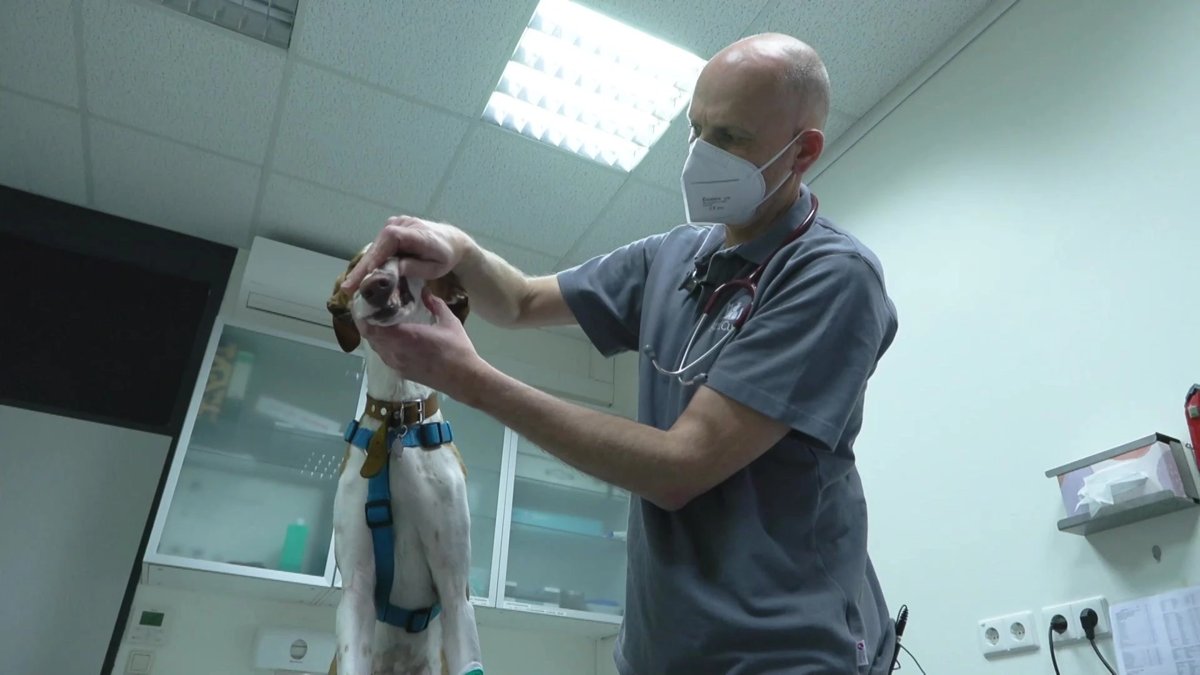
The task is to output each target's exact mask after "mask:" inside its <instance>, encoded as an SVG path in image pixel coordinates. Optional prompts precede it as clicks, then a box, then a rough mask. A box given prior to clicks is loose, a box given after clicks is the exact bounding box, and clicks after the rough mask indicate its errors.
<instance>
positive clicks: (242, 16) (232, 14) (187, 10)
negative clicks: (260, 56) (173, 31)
mask: <svg viewBox="0 0 1200 675" xmlns="http://www.w3.org/2000/svg"><path fill="white" fill-rule="evenodd" d="M158 2H159V3H161V4H162V5H163V6H164V7H170V8H171V9H175V10H178V11H180V12H183V13H184V14H187V15H189V16H194V17H196V18H197V19H203V20H204V21H207V22H209V23H215V24H216V25H218V26H221V27H222V28H228V29H229V30H232V31H234V32H237V33H241V34H242V35H248V36H250V37H252V38H254V39H255V40H262V41H263V42H266V43H267V44H272V45H275V46H276V47H283V48H284V49H287V48H288V47H289V46H290V45H291V43H292V26H293V25H294V24H295V23H296V5H297V4H299V2H300V0H158Z"/></svg>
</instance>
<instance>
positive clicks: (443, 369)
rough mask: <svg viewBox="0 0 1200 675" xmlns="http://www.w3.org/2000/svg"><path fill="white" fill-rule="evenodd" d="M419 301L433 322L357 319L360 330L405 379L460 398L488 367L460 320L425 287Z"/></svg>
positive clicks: (387, 362)
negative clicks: (375, 322) (376, 322)
mask: <svg viewBox="0 0 1200 675" xmlns="http://www.w3.org/2000/svg"><path fill="white" fill-rule="evenodd" d="M421 300H422V302H424V303H425V306H426V307H428V308H429V311H430V312H432V313H433V317H434V320H435V323H433V324H432V325H420V324H405V323H401V324H396V325H394V326H375V325H372V324H369V323H366V322H364V321H359V322H357V323H358V330H359V333H360V334H361V335H362V336H363V338H364V339H366V340H367V342H368V343H370V345H371V349H373V350H374V351H375V353H376V354H378V355H379V358H380V359H382V360H383V362H384V363H386V364H387V365H388V366H390V367H391V368H393V369H394V370H396V372H398V373H400V374H401V375H402V376H403V377H404V378H405V379H408V380H412V381H414V382H418V383H420V384H423V385H425V386H427V387H430V388H431V389H435V390H437V391H440V392H442V393H444V394H446V395H447V396H449V397H451V398H454V399H458V400H463V398H464V397H465V395H466V394H467V393H469V392H471V391H472V390H473V389H474V387H475V383H476V382H477V381H478V380H479V379H480V378H481V377H482V376H483V375H484V374H485V373H486V372H487V371H489V370H490V369H491V366H489V365H488V364H487V363H486V362H485V361H484V360H483V359H482V358H480V356H479V354H478V353H476V351H475V346H474V345H473V344H471V338H469V337H468V336H467V331H466V330H465V329H464V328H463V325H462V322H460V321H459V320H458V317H456V316H454V315H453V314H452V313H451V312H450V308H449V307H447V306H446V303H445V302H444V301H443V300H442V299H441V298H439V297H437V296H435V295H433V294H432V293H430V292H429V287H428V286H427V287H425V289H424V291H423V292H422V294H421Z"/></svg>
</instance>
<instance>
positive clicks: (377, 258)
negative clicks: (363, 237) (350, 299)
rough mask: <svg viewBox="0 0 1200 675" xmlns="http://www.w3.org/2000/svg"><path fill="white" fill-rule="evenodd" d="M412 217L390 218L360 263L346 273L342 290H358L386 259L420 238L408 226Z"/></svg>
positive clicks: (405, 249) (351, 291)
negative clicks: (364, 280)
mask: <svg viewBox="0 0 1200 675" xmlns="http://www.w3.org/2000/svg"><path fill="white" fill-rule="evenodd" d="M411 220H412V219H411V218H389V219H388V224H387V225H386V226H385V227H384V228H383V229H382V230H380V231H379V234H378V235H377V236H376V237H375V241H374V242H372V244H371V247H370V248H368V249H367V252H366V253H364V254H363V257H362V259H361V260H359V261H358V264H357V265H355V266H354V269H352V270H350V273H349V274H347V275H346V280H345V281H343V282H342V290H344V291H346V292H348V293H353V292H354V291H356V290H358V285H359V284H361V283H362V280H363V277H365V276H367V275H368V274H370V273H371V272H372V271H374V270H375V269H378V268H379V266H380V265H382V264H383V263H384V261H385V260H387V259H388V258H391V257H392V256H394V255H396V252H397V251H400V250H404V251H406V252H407V251H408V250H409V247H411V246H412V245H413V243H415V242H417V241H419V240H420V236H419V235H418V234H417V233H416V231H415V230H414V229H413V228H411V227H409V226H408V223H409V222H410V221H411Z"/></svg>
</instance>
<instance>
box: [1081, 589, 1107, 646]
mask: <svg viewBox="0 0 1200 675" xmlns="http://www.w3.org/2000/svg"><path fill="white" fill-rule="evenodd" d="M1085 609H1091V610H1093V611H1095V612H1096V616H1097V617H1098V618H1099V621H1097V622H1096V637H1098V638H1100V637H1106V636H1109V635H1112V626H1110V625H1109V622H1108V600H1107V599H1105V597H1104V596H1103V595H1097V596H1094V597H1091V598H1084V599H1083V600H1076V601H1075V602H1072V603H1071V614H1072V615H1074V617H1075V621H1079V615H1080V614H1081V613H1082V612H1083V610H1085ZM1079 635H1080V637H1081V638H1083V639H1085V640H1086V639H1087V637H1086V636H1084V635H1083V626H1082V624H1081V625H1080V626H1079Z"/></svg>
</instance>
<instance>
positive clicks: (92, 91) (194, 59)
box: [83, 0, 285, 162]
mask: <svg viewBox="0 0 1200 675" xmlns="http://www.w3.org/2000/svg"><path fill="white" fill-rule="evenodd" d="M83 7H84V11H83V20H84V38H85V42H84V44H85V47H84V49H85V52H84V53H85V55H86V59H87V62H86V70H87V73H86V77H87V97H88V108H89V109H90V111H91V112H92V113H94V114H96V115H99V116H101V117H105V118H108V119H112V120H115V121H117V122H121V123H123V124H127V125H130V126H133V127H138V128H141V129H145V130H147V131H151V132H154V133H157V134H161V135H163V136H166V137H168V138H173V139H176V140H179V141H183V142H186V143H192V144H195V145H198V146H200V147H202V148H205V149H208V150H212V151H214V152H219V153H223V154H226V155H229V156H232V157H237V158H240V159H244V160H247V161H251V162H261V161H262V160H263V156H264V155H265V153H266V148H267V138H268V137H269V134H270V128H271V120H272V115H273V112H274V110H275V106H276V101H277V99H278V95H279V86H280V82H281V80H282V78H283V64H284V60H285V56H284V52H283V51H282V50H280V49H277V48H275V47H271V46H269V45H267V44H263V43H258V42H256V41H254V40H251V39H250V38H246V37H244V36H241V35H238V34H236V33H233V32H232V31H229V30H226V29H224V28H220V27H218V26H215V25H211V24H208V23H205V22H204V21H201V20H199V19H195V18H192V17H189V16H187V15H185V14H181V13H179V12H175V11H173V10H170V9H167V8H164V7H156V6H152V5H149V4H145V3H139V2H129V1H128V0H89V1H88V2H85V3H83Z"/></svg>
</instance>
